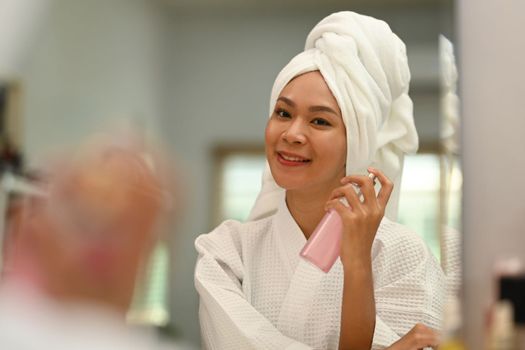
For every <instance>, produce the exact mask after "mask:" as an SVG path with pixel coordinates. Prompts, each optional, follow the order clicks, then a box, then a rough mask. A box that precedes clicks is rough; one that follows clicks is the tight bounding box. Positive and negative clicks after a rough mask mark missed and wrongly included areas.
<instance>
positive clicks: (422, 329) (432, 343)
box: [407, 323, 439, 349]
mask: <svg viewBox="0 0 525 350" xmlns="http://www.w3.org/2000/svg"><path fill="white" fill-rule="evenodd" d="M407 336H410V337H411V338H412V339H411V340H412V344H413V346H414V347H415V348H416V349H423V348H426V347H432V348H436V349H437V347H438V345H439V335H438V333H437V332H436V331H435V330H433V329H432V328H430V327H427V326H425V325H424V324H421V323H418V324H416V325H415V326H414V327H413V328H412V329H411V330H410V332H408V334H407Z"/></svg>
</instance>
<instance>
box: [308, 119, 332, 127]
mask: <svg viewBox="0 0 525 350" xmlns="http://www.w3.org/2000/svg"><path fill="white" fill-rule="evenodd" d="M312 123H313V124H314V125H319V126H331V125H332V124H330V123H329V122H328V121H327V120H326V119H323V118H315V119H314V120H312Z"/></svg>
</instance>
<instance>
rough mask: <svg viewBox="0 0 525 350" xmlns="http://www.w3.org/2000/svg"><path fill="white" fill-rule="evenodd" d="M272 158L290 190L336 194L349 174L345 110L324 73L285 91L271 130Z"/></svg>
mask: <svg viewBox="0 0 525 350" xmlns="http://www.w3.org/2000/svg"><path fill="white" fill-rule="evenodd" d="M265 141H266V157H267V158H268V163H269V165H270V169H271V171H272V175H273V177H274V179H275V181H276V182H277V184H278V185H279V186H281V187H282V188H284V189H286V190H305V189H307V190H311V191H321V192H325V191H331V190H332V189H333V188H335V187H337V186H338V185H339V180H340V179H341V178H342V177H343V176H344V175H345V161H346V132H345V126H344V124H343V119H342V117H341V111H340V109H339V106H338V104H337V101H336V100H335V98H334V96H333V95H332V92H331V91H330V89H329V88H328V86H327V85H326V83H325V81H324V78H323V77H322V75H321V73H319V72H318V71H314V72H309V73H306V74H303V75H300V76H298V77H296V78H295V79H293V80H292V81H290V82H289V83H288V85H286V86H285V88H284V89H283V90H282V92H281V94H280V95H279V97H278V99H277V103H276V104H275V109H274V111H273V113H272V116H271V118H270V120H269V122H268V124H267V126H266V135H265Z"/></svg>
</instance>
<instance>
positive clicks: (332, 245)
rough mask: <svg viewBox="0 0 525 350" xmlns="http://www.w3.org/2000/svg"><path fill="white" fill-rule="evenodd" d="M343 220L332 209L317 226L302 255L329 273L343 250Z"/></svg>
mask: <svg viewBox="0 0 525 350" xmlns="http://www.w3.org/2000/svg"><path fill="white" fill-rule="evenodd" d="M342 232H343V222H342V221H341V217H340V216H339V214H338V213H337V212H336V211H335V210H334V209H330V210H329V211H328V212H327V213H326V214H325V216H324V217H323V218H322V219H321V222H320V223H319V225H317V227H316V228H315V231H314V233H313V234H312V236H310V239H308V242H306V245H305V246H304V248H303V249H302V250H301V253H300V255H301V256H302V257H303V258H304V259H306V260H308V261H310V262H311V263H312V264H314V265H315V266H317V267H318V268H320V269H321V270H323V271H324V272H326V273H328V271H330V269H331V268H332V266H333V265H334V263H335V261H336V260H337V258H338V257H339V252H340V251H341V239H342Z"/></svg>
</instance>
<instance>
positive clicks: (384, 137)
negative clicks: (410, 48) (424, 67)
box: [195, 12, 444, 349]
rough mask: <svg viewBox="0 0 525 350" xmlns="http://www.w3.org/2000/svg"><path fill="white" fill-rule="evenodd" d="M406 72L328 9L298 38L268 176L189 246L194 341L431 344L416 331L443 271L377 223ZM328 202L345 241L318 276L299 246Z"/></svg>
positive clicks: (269, 146) (409, 143)
mask: <svg viewBox="0 0 525 350" xmlns="http://www.w3.org/2000/svg"><path fill="white" fill-rule="evenodd" d="M409 79H410V73H409V70H408V65H407V61H406V53H405V47H404V44H403V43H402V42H401V40H399V38H398V37H397V36H395V34H393V33H392V32H391V31H390V28H389V27H388V25H387V24H386V23H384V22H382V21H379V20H376V19H374V18H371V17H367V16H362V15H359V14H356V13H352V12H339V13H335V14H332V15H330V16H328V17H327V18H325V19H324V20H322V21H321V22H320V23H319V24H318V25H317V26H316V27H314V29H313V30H312V31H311V32H310V34H309V36H308V38H307V40H306V48H305V51H304V52H302V53H300V54H299V55H297V56H296V57H294V58H293V59H292V60H291V62H290V63H289V64H288V65H287V66H286V67H285V68H284V69H283V70H282V71H281V72H280V74H279V76H278V77H277V79H276V81H275V84H274V87H273V90H272V98H271V102H270V114H271V115H270V119H269V121H268V124H267V128H266V134H265V143H266V156H267V160H268V165H269V170H268V169H267V170H266V172H265V174H264V177H263V187H262V190H261V193H260V194H259V197H258V199H257V201H256V203H255V206H254V208H253V210H252V213H251V218H252V220H253V221H249V222H247V223H239V222H235V221H226V222H224V223H223V224H221V225H220V226H219V227H218V228H216V229H215V230H214V231H213V232H211V233H209V234H207V235H202V236H200V237H199V238H197V240H196V248H197V251H198V252H199V259H198V262H197V266H196V271H195V284H196V288H197V290H198V292H199V294H200V297H201V303H200V319H201V327H202V336H203V341H204V344H205V347H206V348H210V349H336V348H340V349H369V348H373V349H383V348H385V347H387V346H390V345H392V344H394V345H393V346H392V348H398V349H410V348H423V347H425V346H430V345H435V343H436V341H435V335H434V333H433V332H432V331H431V330H430V329H429V328H427V326H430V327H434V328H437V327H439V324H440V317H441V315H440V311H441V300H442V294H443V292H444V291H443V289H444V287H443V286H444V284H443V281H444V278H443V274H442V271H441V269H440V267H439V265H438V264H437V262H436V261H435V260H434V259H433V257H432V255H431V253H429V251H428V249H427V248H426V246H425V244H424V243H423V242H422V241H421V240H420V239H419V238H418V236H417V235H415V234H413V233H411V232H410V231H408V230H407V229H406V228H404V227H402V226H401V225H398V224H396V223H394V222H393V221H391V220H389V219H388V218H387V217H388V216H391V217H395V211H396V204H397V197H398V192H397V191H396V190H393V189H394V186H393V183H399V181H400V174H401V170H402V160H403V154H404V153H408V152H414V151H415V150H416V148H417V134H416V131H415V127H414V123H413V117H412V103H411V100H410V98H409V97H408V94H407V92H408V83H409ZM371 165H373V166H374V168H372V167H370V166H371ZM377 169H381V170H382V171H379V170H377ZM367 171H368V172H370V173H373V174H374V175H376V176H377V178H378V180H379V182H380V185H381V189H380V190H379V192H378V194H377V196H376V193H375V191H374V186H373V183H372V181H371V180H370V178H369V177H368V176H366V175H365V174H366V173H367ZM385 174H386V175H385ZM346 175H350V176H346ZM389 178H390V179H392V181H391V180H389ZM353 184H357V185H359V186H360V188H361V192H362V194H363V198H362V199H360V198H359V197H358V196H357V194H356V191H355V190H354V185H353ZM391 196H392V200H390V202H389V198H390V197H391ZM341 198H344V199H345V200H346V204H347V205H345V204H343V203H341V201H340V199H341ZM388 202H389V204H388V206H387V203H388ZM330 208H332V209H334V210H336V211H337V212H338V213H339V215H340V216H341V218H342V222H343V239H342V246H341V252H340V259H339V260H338V261H337V262H336V264H335V265H334V266H333V267H332V269H331V270H330V271H329V272H328V273H327V274H325V273H324V272H322V271H321V270H319V269H317V268H316V267H315V266H313V265H311V264H310V263H308V262H306V261H305V260H303V259H301V258H300V257H299V252H300V251H301V249H302V247H303V246H304V244H305V243H306V240H307V239H308V238H309V237H310V235H311V234H312V232H313V231H314V229H315V227H316V225H317V224H318V223H319V221H320V220H321V218H322V217H323V215H324V214H325V212H326V210H328V209H330ZM385 213H386V216H387V217H383V215H384V214H385ZM419 323H421V324H419ZM422 324H425V325H426V326H425V325H422ZM404 334H406V336H404V337H402V338H401V339H400V336H401V335H404ZM415 341H416V342H420V343H417V344H416V343H415Z"/></svg>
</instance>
